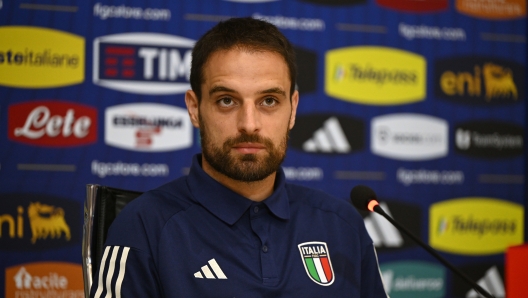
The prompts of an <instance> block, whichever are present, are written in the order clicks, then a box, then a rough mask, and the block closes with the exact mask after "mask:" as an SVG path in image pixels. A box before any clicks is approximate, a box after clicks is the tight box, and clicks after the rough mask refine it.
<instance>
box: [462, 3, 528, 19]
mask: <svg viewBox="0 0 528 298" xmlns="http://www.w3.org/2000/svg"><path fill="white" fill-rule="evenodd" d="M455 6H456V9H457V11H458V12H460V13H462V14H465V15H469V16H472V17H475V18H480V19H488V20H510V19H517V18H523V17H526V0H488V1H482V0H456V2H455Z"/></svg>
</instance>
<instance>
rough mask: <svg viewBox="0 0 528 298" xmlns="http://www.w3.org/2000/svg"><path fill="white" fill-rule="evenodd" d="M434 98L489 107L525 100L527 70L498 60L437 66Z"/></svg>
mask: <svg viewBox="0 0 528 298" xmlns="http://www.w3.org/2000/svg"><path fill="white" fill-rule="evenodd" d="M434 73H435V95H436V96H438V97H440V98H443V99H447V100H450V101H454V102H456V103H465V104H475V105H490V104H508V103H518V102H521V101H523V100H524V69H523V66H522V65H520V64H519V63H516V62H512V61H506V60H502V59H497V58H486V57H473V56H472V57H456V58H448V59H441V60H438V61H436V62H435V71H434Z"/></svg>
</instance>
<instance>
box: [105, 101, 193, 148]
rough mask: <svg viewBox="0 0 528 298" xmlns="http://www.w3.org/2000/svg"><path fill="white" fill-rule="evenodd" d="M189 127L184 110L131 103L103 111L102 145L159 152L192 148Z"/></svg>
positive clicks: (166, 106) (161, 105)
mask: <svg viewBox="0 0 528 298" xmlns="http://www.w3.org/2000/svg"><path fill="white" fill-rule="evenodd" d="M192 132H193V129H192V125H191V121H190V120H189V114H188V113H187V110H186V109H182V108H179V107H175V106H171V105H166V104H158V103H132V104H123V105H117V106H113V107H109V108H107V109H106V111H105V143H106V144H107V145H110V146H114V147H117V148H122V149H127V150H132V151H143V152H160V151H171V150H178V149H184V148H188V147H191V146H192Z"/></svg>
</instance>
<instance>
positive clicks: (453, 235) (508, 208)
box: [429, 197, 524, 255]
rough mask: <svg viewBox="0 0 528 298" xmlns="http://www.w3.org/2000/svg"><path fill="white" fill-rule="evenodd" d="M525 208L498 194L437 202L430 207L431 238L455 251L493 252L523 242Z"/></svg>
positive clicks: (433, 242)
mask: <svg viewBox="0 0 528 298" xmlns="http://www.w3.org/2000/svg"><path fill="white" fill-rule="evenodd" d="M523 219H524V209H523V207H522V206H521V205H520V204H517V203H513V202H507V201H503V200H499V199H494V198H478V197H468V198H460V199H452V200H448V201H443V202H439V203H435V204H433V205H432V206H431V209H430V210H429V220H430V223H429V242H430V244H431V246H432V247H434V248H436V249H438V250H441V251H445V252H449V253H454V254H462V255H490V254H498V253H503V252H504V251H505V250H506V248H508V247H509V246H512V245H518V244H521V243H522V242H523V236H524V221H523Z"/></svg>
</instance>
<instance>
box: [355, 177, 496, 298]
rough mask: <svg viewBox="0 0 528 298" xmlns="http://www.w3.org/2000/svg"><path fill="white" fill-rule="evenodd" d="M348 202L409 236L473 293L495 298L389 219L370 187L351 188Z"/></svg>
mask: <svg viewBox="0 0 528 298" xmlns="http://www.w3.org/2000/svg"><path fill="white" fill-rule="evenodd" d="M350 200H351V201H352V205H354V207H356V209H358V210H361V211H370V212H376V213H378V214H380V215H381V216H383V217H385V218H386V219H387V220H388V221H389V222H390V223H391V224H393V225H394V226H395V227H396V228H398V230H400V231H401V232H403V233H404V234H406V235H407V236H409V237H410V238H411V239H413V240H414V241H415V242H416V243H418V244H419V245H420V246H421V247H423V248H424V249H425V250H427V251H428V252H429V253H430V254H431V255H433V256H434V257H435V258H436V259H438V260H439V261H440V262H441V263H442V264H444V266H446V267H447V268H449V269H451V271H452V272H454V273H455V274H457V275H458V276H459V277H461V278H462V279H464V281H466V282H467V283H468V284H469V285H471V287H472V288H473V289H474V290H475V291H477V293H479V294H480V295H482V296H484V297H486V298H495V297H494V296H492V295H491V294H490V293H488V292H487V291H486V290H484V289H483V288H482V287H481V286H479V285H478V284H477V283H475V282H474V281H472V280H471V279H470V278H469V277H468V276H467V275H466V274H464V273H463V272H462V271H460V270H458V269H457V268H455V266H453V265H452V264H451V263H449V262H448V261H447V260H446V259H444V258H443V257H442V256H441V255H440V254H438V253H437V252H436V251H435V250H434V249H433V248H432V247H431V246H429V245H428V244H426V243H425V242H423V241H422V240H421V239H420V238H418V237H416V236H415V235H413V234H412V233H411V232H409V230H407V229H406V228H405V227H404V226H402V225H401V224H399V223H398V222H397V221H395V220H394V219H393V218H392V217H390V216H389V215H388V214H387V213H386V212H385V211H384V210H383V208H381V206H380V205H379V203H378V200H377V198H376V193H375V192H374V191H373V190H372V189H371V188H370V187H368V186H365V185H358V186H355V187H354V188H352V191H351V192H350Z"/></svg>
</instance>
